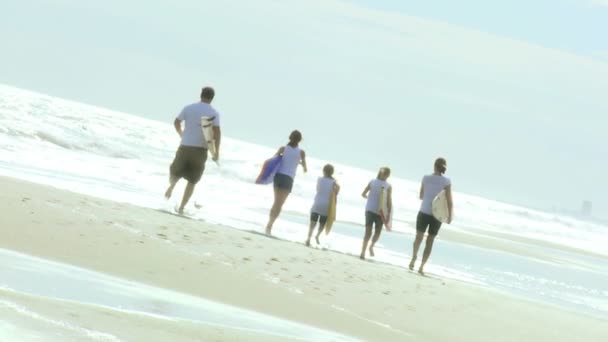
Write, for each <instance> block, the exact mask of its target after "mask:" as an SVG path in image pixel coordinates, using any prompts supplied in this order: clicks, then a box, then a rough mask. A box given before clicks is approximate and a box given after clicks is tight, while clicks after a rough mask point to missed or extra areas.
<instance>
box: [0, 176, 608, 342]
mask: <svg viewBox="0 0 608 342" xmlns="http://www.w3.org/2000/svg"><path fill="white" fill-rule="evenodd" d="M0 187H1V188H2V192H1V193H0V198H1V206H2V215H1V216H0V233H1V234H2V238H1V239H0V248H3V249H7V250H12V251H16V252H20V253H24V254H28V255H32V256H36V257H40V258H44V259H49V260H54V261H58V262H62V263H66V264H70V265H74V266H78V267H82V268H85V269H89V270H93V271H97V272H101V273H104V274H108V275H112V276H115V277H119V278H122V279H126V280H130V281H134V282H138V283H143V284H147V285H150V286H155V287H160V288H164V289H169V290H172V291H176V292H180V293H184V294H188V295H191V296H195V297H200V298H205V299H208V300H212V301H217V302H220V303H225V304H229V305H232V306H236V307H240V308H244V309H249V310H254V311H256V312H259V313H263V314H267V315H271V316H275V317H279V318H283V319H286V320H290V321H294V322H298V323H302V324H306V325H310V326H314V327H317V328H320V329H324V330H329V331H334V332H337V333H340V334H343V335H346V336H351V337H353V338H356V339H361V340H366V341H552V342H556V341H604V340H607V339H608V321H606V320H602V319H600V318H595V317H591V316H588V315H585V314H580V313H575V312H568V311H564V310H561V309H557V308H554V307H551V306H548V305H544V304H540V303H534V302H530V301H527V300H523V299H520V298H515V297H513V296H510V295H506V294H503V293H499V292H496V291H492V290H488V289H485V288H481V287H476V286H472V285H469V284H465V283H462V282H459V281H454V280H449V279H441V278H438V277H422V276H420V275H418V274H416V273H412V272H409V271H408V270H407V269H405V268H403V267H395V266H390V265H386V264H381V263H376V262H372V261H361V260H359V259H358V258H356V257H353V256H350V255H344V254H340V253H335V252H329V251H323V250H318V249H313V248H307V247H305V246H304V245H302V244H299V243H293V242H286V241H281V240H278V239H272V238H267V237H265V236H262V235H260V234H254V233H248V232H244V231H239V230H237V229H233V228H230V227H226V226H218V225H211V224H207V223H205V222H201V221H195V220H191V219H187V218H183V217H178V216H176V215H171V214H168V213H165V212H161V211H157V210H152V209H146V208H140V207H135V206H132V205H129V204H123V203H116V202H110V201H106V200H101V199H97V198H92V197H88V196H84V195H80V194H76V193H71V192H67V191H63V190H58V189H55V188H52V187H48V186H42V185H37V184H32V183H28V182H24V181H20V180H15V179H10V178H0ZM160 195H161V194H160V193H159V196H160ZM234 214H235V215H238V212H235V213H234ZM302 229H303V230H305V229H306V227H305V225H302ZM303 234H304V232H303ZM443 238H446V239H452V238H453V239H455V240H458V239H462V237H458V236H457V234H456V233H452V234H446V235H445V236H443ZM484 241H485V242H487V243H491V241H490V239H479V240H478V241H477V240H476V243H484ZM409 248H410V246H404V249H409ZM497 248H500V249H503V250H504V249H509V248H510V247H509V246H508V245H506V244H500V246H497ZM513 248H518V247H513ZM530 253H532V252H530ZM405 264H406V260H404V265H405ZM0 301H1V302H0V304H2V303H7V302H10V303H17V304H19V305H20V306H22V307H27V308H29V309H30V310H31V309H35V310H36V312H38V313H44V315H45V317H51V318H53V320H56V321H61V322H64V323H63V324H64V327H65V326H69V327H72V328H73V329H72V328H70V329H71V330H70V329H68V330H70V331H71V334H72V335H71V336H72V337H73V339H74V340H77V339H78V338H79V336H80V337H82V336H83V334H84V336H89V335H87V332H86V331H92V332H95V334H97V335H95V334H93V335H91V336H93V337H91V336H89V337H91V338H97V339H98V340H103V339H104V336H106V335H104V334H107V336H113V337H114V338H115V339H118V340H125V341H168V340H171V341H194V340H205V341H207V340H217V341H241V340H247V341H250V340H259V341H271V340H285V338H280V337H276V336H264V335H263V334H259V333H254V332H248V331H244V330H240V329H238V328H230V327H218V326H210V325H205V324H199V323H196V322H186V321H180V320H167V319H162V318H159V317H152V316H146V315H141V314H137V313H132V312H131V313H128V312H122V311H118V310H112V309H111V308H101V307H98V306H89V305H86V304H83V303H75V302H69V301H59V300H53V299H52V298H41V297H38V296H31V295H27V294H24V293H20V292H13V291H6V290H2V291H0ZM27 317H28V316H19V315H15V309H14V308H12V307H11V306H10V305H4V304H3V305H0V320H1V321H3V322H5V324H8V323H10V326H11V327H15V328H19V329H26V330H39V329H43V328H42V327H40V326H37V325H38V324H41V323H39V322H38V323H32V320H31V319H28V318H27ZM45 326H46V328H49V324H46V325H45ZM51 326H52V324H51ZM5 329H10V328H9V327H8V326H4V325H0V331H2V330H5ZM49 329H50V328H49ZM82 329H85V330H82ZM51 330H52V329H51ZM100 334H101V335H100ZM66 336H68V335H66ZM95 336H97V337H95ZM100 336H101V337H100ZM302 338H303V339H306V336H302ZM64 340H65V339H64ZM107 340H112V339H111V338H110V337H108V338H107Z"/></svg>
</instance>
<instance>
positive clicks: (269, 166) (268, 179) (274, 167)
mask: <svg viewBox="0 0 608 342" xmlns="http://www.w3.org/2000/svg"><path fill="white" fill-rule="evenodd" d="M282 159H283V158H282V157H281V156H275V157H272V158H270V159H267V160H266V161H265V162H264V165H262V170H260V174H259V175H258V178H256V180H255V183H256V184H270V183H272V181H273V179H274V175H276V173H277V171H278V170H279V167H280V166H281V160H282Z"/></svg>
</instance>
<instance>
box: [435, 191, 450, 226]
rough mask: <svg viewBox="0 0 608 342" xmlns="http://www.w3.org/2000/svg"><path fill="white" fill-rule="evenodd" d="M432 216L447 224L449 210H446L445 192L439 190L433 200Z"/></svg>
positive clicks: (446, 199)
mask: <svg viewBox="0 0 608 342" xmlns="http://www.w3.org/2000/svg"><path fill="white" fill-rule="evenodd" d="M432 207H433V216H434V217H435V218H436V219H438V220H439V221H441V222H444V223H445V222H448V217H449V216H450V210H449V208H448V198H447V196H446V194H445V190H441V192H440V193H438V194H437V196H435V198H434V199H433V205H432Z"/></svg>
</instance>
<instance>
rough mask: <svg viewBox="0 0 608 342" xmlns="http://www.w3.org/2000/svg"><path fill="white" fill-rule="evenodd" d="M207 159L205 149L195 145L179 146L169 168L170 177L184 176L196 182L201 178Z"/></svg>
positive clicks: (190, 181) (178, 177)
mask: <svg viewBox="0 0 608 342" xmlns="http://www.w3.org/2000/svg"><path fill="white" fill-rule="evenodd" d="M206 161H207V149H206V148H202V147H195V146H180V147H179V148H178V149H177V152H176V153H175V159H173V163H171V166H170V168H169V171H170V174H171V178H172V179H176V178H177V179H180V178H184V179H186V180H187V181H188V182H189V183H193V184H196V183H198V182H199V181H200V180H201V177H202V176H203V171H205V162H206Z"/></svg>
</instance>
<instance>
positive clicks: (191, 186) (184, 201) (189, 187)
mask: <svg viewBox="0 0 608 342" xmlns="http://www.w3.org/2000/svg"><path fill="white" fill-rule="evenodd" d="M195 186H196V184H195V183H191V182H188V185H186V189H185V190H184V197H183V198H182V204H181V205H180V206H179V210H178V211H177V212H178V213H180V214H183V213H184V208H185V207H186V204H188V201H189V200H190V197H192V193H193V192H194V187H195Z"/></svg>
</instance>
